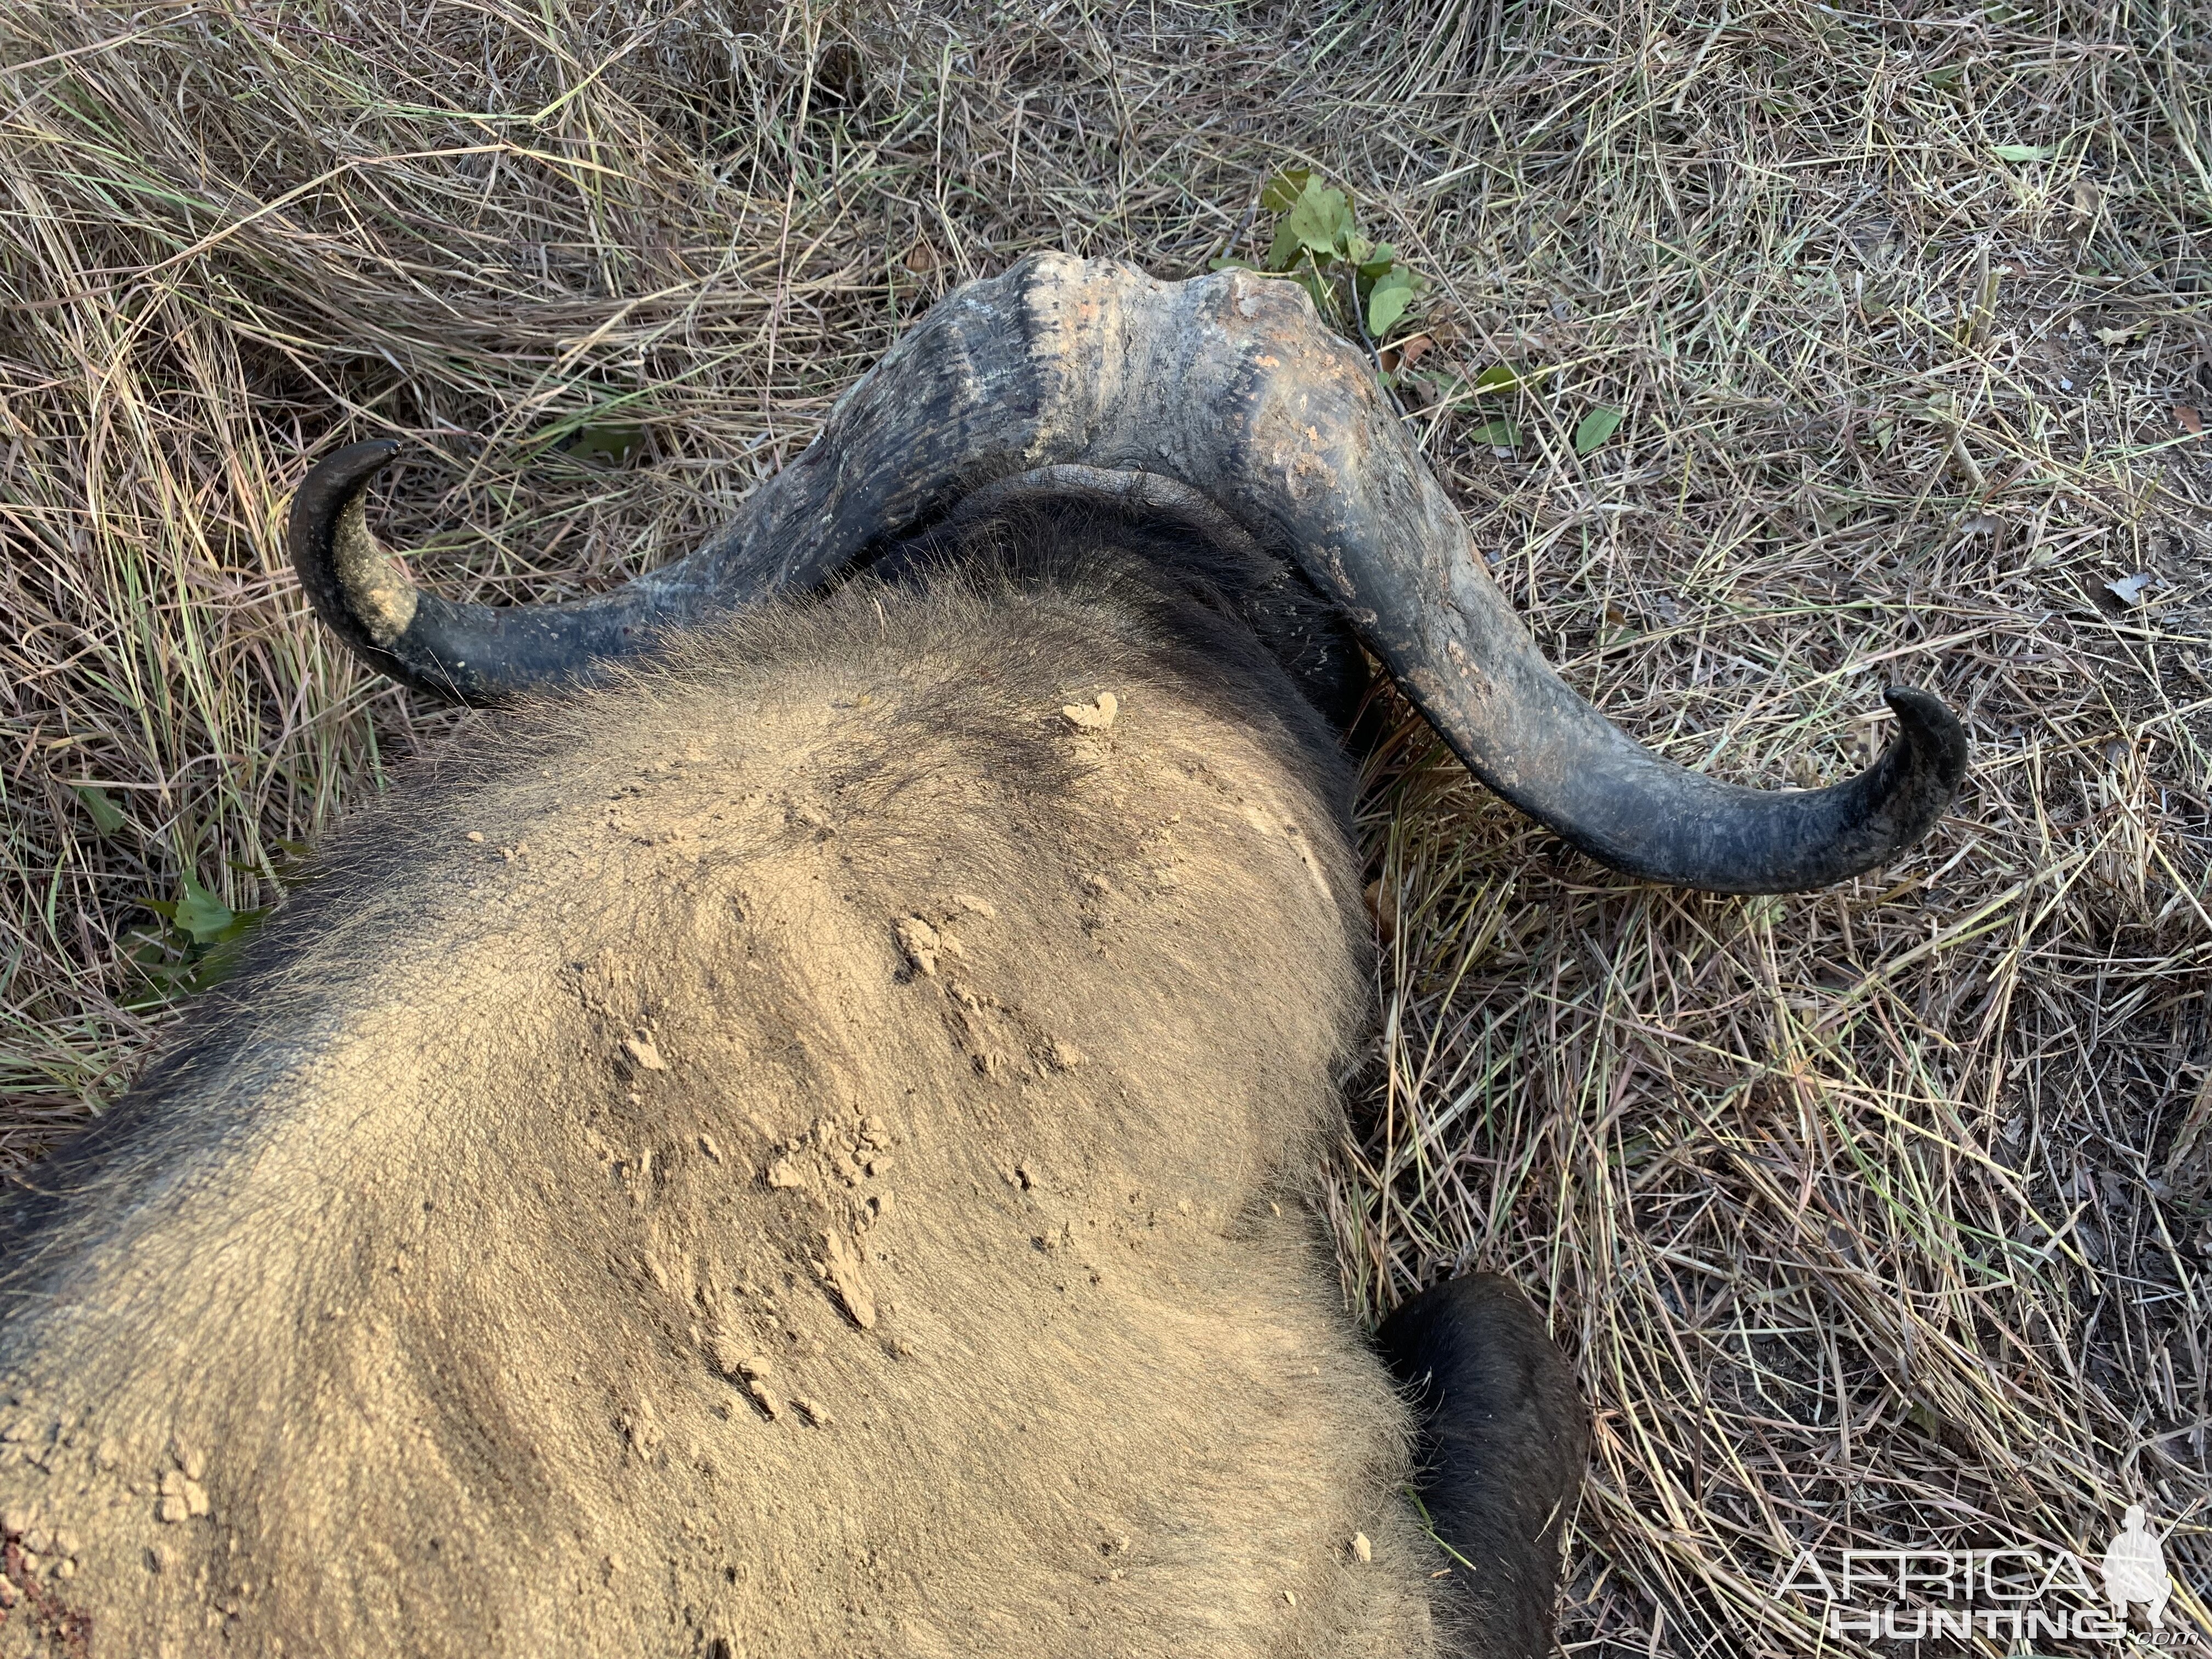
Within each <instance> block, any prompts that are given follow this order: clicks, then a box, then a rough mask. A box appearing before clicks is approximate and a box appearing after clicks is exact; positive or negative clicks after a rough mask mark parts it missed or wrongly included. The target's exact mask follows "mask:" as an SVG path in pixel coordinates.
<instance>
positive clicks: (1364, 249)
mask: <svg viewBox="0 0 2212 1659" xmlns="http://www.w3.org/2000/svg"><path fill="white" fill-rule="evenodd" d="M1342 252H1343V254H1344V257H1345V258H1346V259H1348V260H1350V261H1351V262H1352V264H1355V265H1364V264H1366V263H1367V262H1368V261H1369V260H1370V259H1372V258H1374V257H1375V244H1374V243H1372V242H1370V241H1369V240H1367V239H1366V238H1365V237H1364V236H1362V235H1361V234H1359V233H1358V231H1356V230H1355V231H1352V232H1351V233H1349V234H1347V235H1346V237H1345V239H1344V245H1343V249H1342Z"/></svg>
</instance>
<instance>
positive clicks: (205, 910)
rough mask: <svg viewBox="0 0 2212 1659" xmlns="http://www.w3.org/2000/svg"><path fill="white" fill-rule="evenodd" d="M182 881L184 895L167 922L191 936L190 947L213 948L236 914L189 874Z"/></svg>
mask: <svg viewBox="0 0 2212 1659" xmlns="http://www.w3.org/2000/svg"><path fill="white" fill-rule="evenodd" d="M184 880H185V894H184V896H183V897H182V898H180V899H179V900H178V901H177V902H176V907H175V908H174V909H173V911H172V912H171V913H170V919H171V920H172V921H174V922H175V923H176V924H177V926H178V927H179V929H180V930H182V931H183V932H185V933H190V934H191V936H192V943H193V944H195V945H212V944H214V943H215V942H216V940H217V939H220V938H222V936H223V931H224V929H226V928H228V927H229V926H230V925H231V923H233V922H234V921H237V920H238V913H237V912H236V911H235V910H234V909H232V908H230V907H229V906H228V904H225V903H224V902H222V900H221V899H219V898H217V897H216V896H215V895H214V894H213V893H210V892H209V891H208V890H207V889H206V888H204V887H203V886H201V885H200V884H199V883H198V882H197V881H196V880H194V879H193V878H191V876H190V875H189V874H188V875H186V876H185V878H184Z"/></svg>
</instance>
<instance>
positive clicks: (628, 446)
mask: <svg viewBox="0 0 2212 1659" xmlns="http://www.w3.org/2000/svg"><path fill="white" fill-rule="evenodd" d="M644 442H645V428H643V427H641V426H585V427H579V428H576V430H575V431H574V432H573V433H571V434H569V435H568V437H567V438H566V439H564V440H563V441H562V442H561V444H560V445H559V446H558V447H560V448H561V449H562V450H563V451H565V452H566V453H568V454H569V455H572V456H574V458H575V459H577V460H580V461H597V460H604V461H607V462H609V463H611V464H612V465H616V466H620V465H622V464H623V462H625V461H627V460H628V459H629V458H630V453H631V452H632V451H634V450H635V449H637V448H639V447H641V446H642V445H643V444H644Z"/></svg>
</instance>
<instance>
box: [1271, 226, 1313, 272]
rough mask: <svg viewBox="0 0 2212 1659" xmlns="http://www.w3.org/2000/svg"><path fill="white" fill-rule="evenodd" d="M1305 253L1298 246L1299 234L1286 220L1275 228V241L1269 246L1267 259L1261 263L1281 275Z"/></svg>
mask: <svg viewBox="0 0 2212 1659" xmlns="http://www.w3.org/2000/svg"><path fill="white" fill-rule="evenodd" d="M1302 252H1304V249H1303V248H1301V247H1300V246H1298V237H1297V232H1296V231H1294V230H1292V229H1291V225H1290V221H1288V220H1287V219H1286V220H1285V221H1284V222H1282V223H1281V224H1279V225H1277V226H1276V227H1275V240H1273V241H1272V242H1270V243H1268V244H1267V258H1266V259H1264V260H1262V261H1261V264H1262V265H1263V267H1264V268H1265V269H1267V270H1271V271H1274V272H1278V273H1279V272H1282V271H1285V270H1289V269H1290V268H1291V260H1293V259H1295V258H1297V257H1298V255H1299V254H1300V253H1302Z"/></svg>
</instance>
